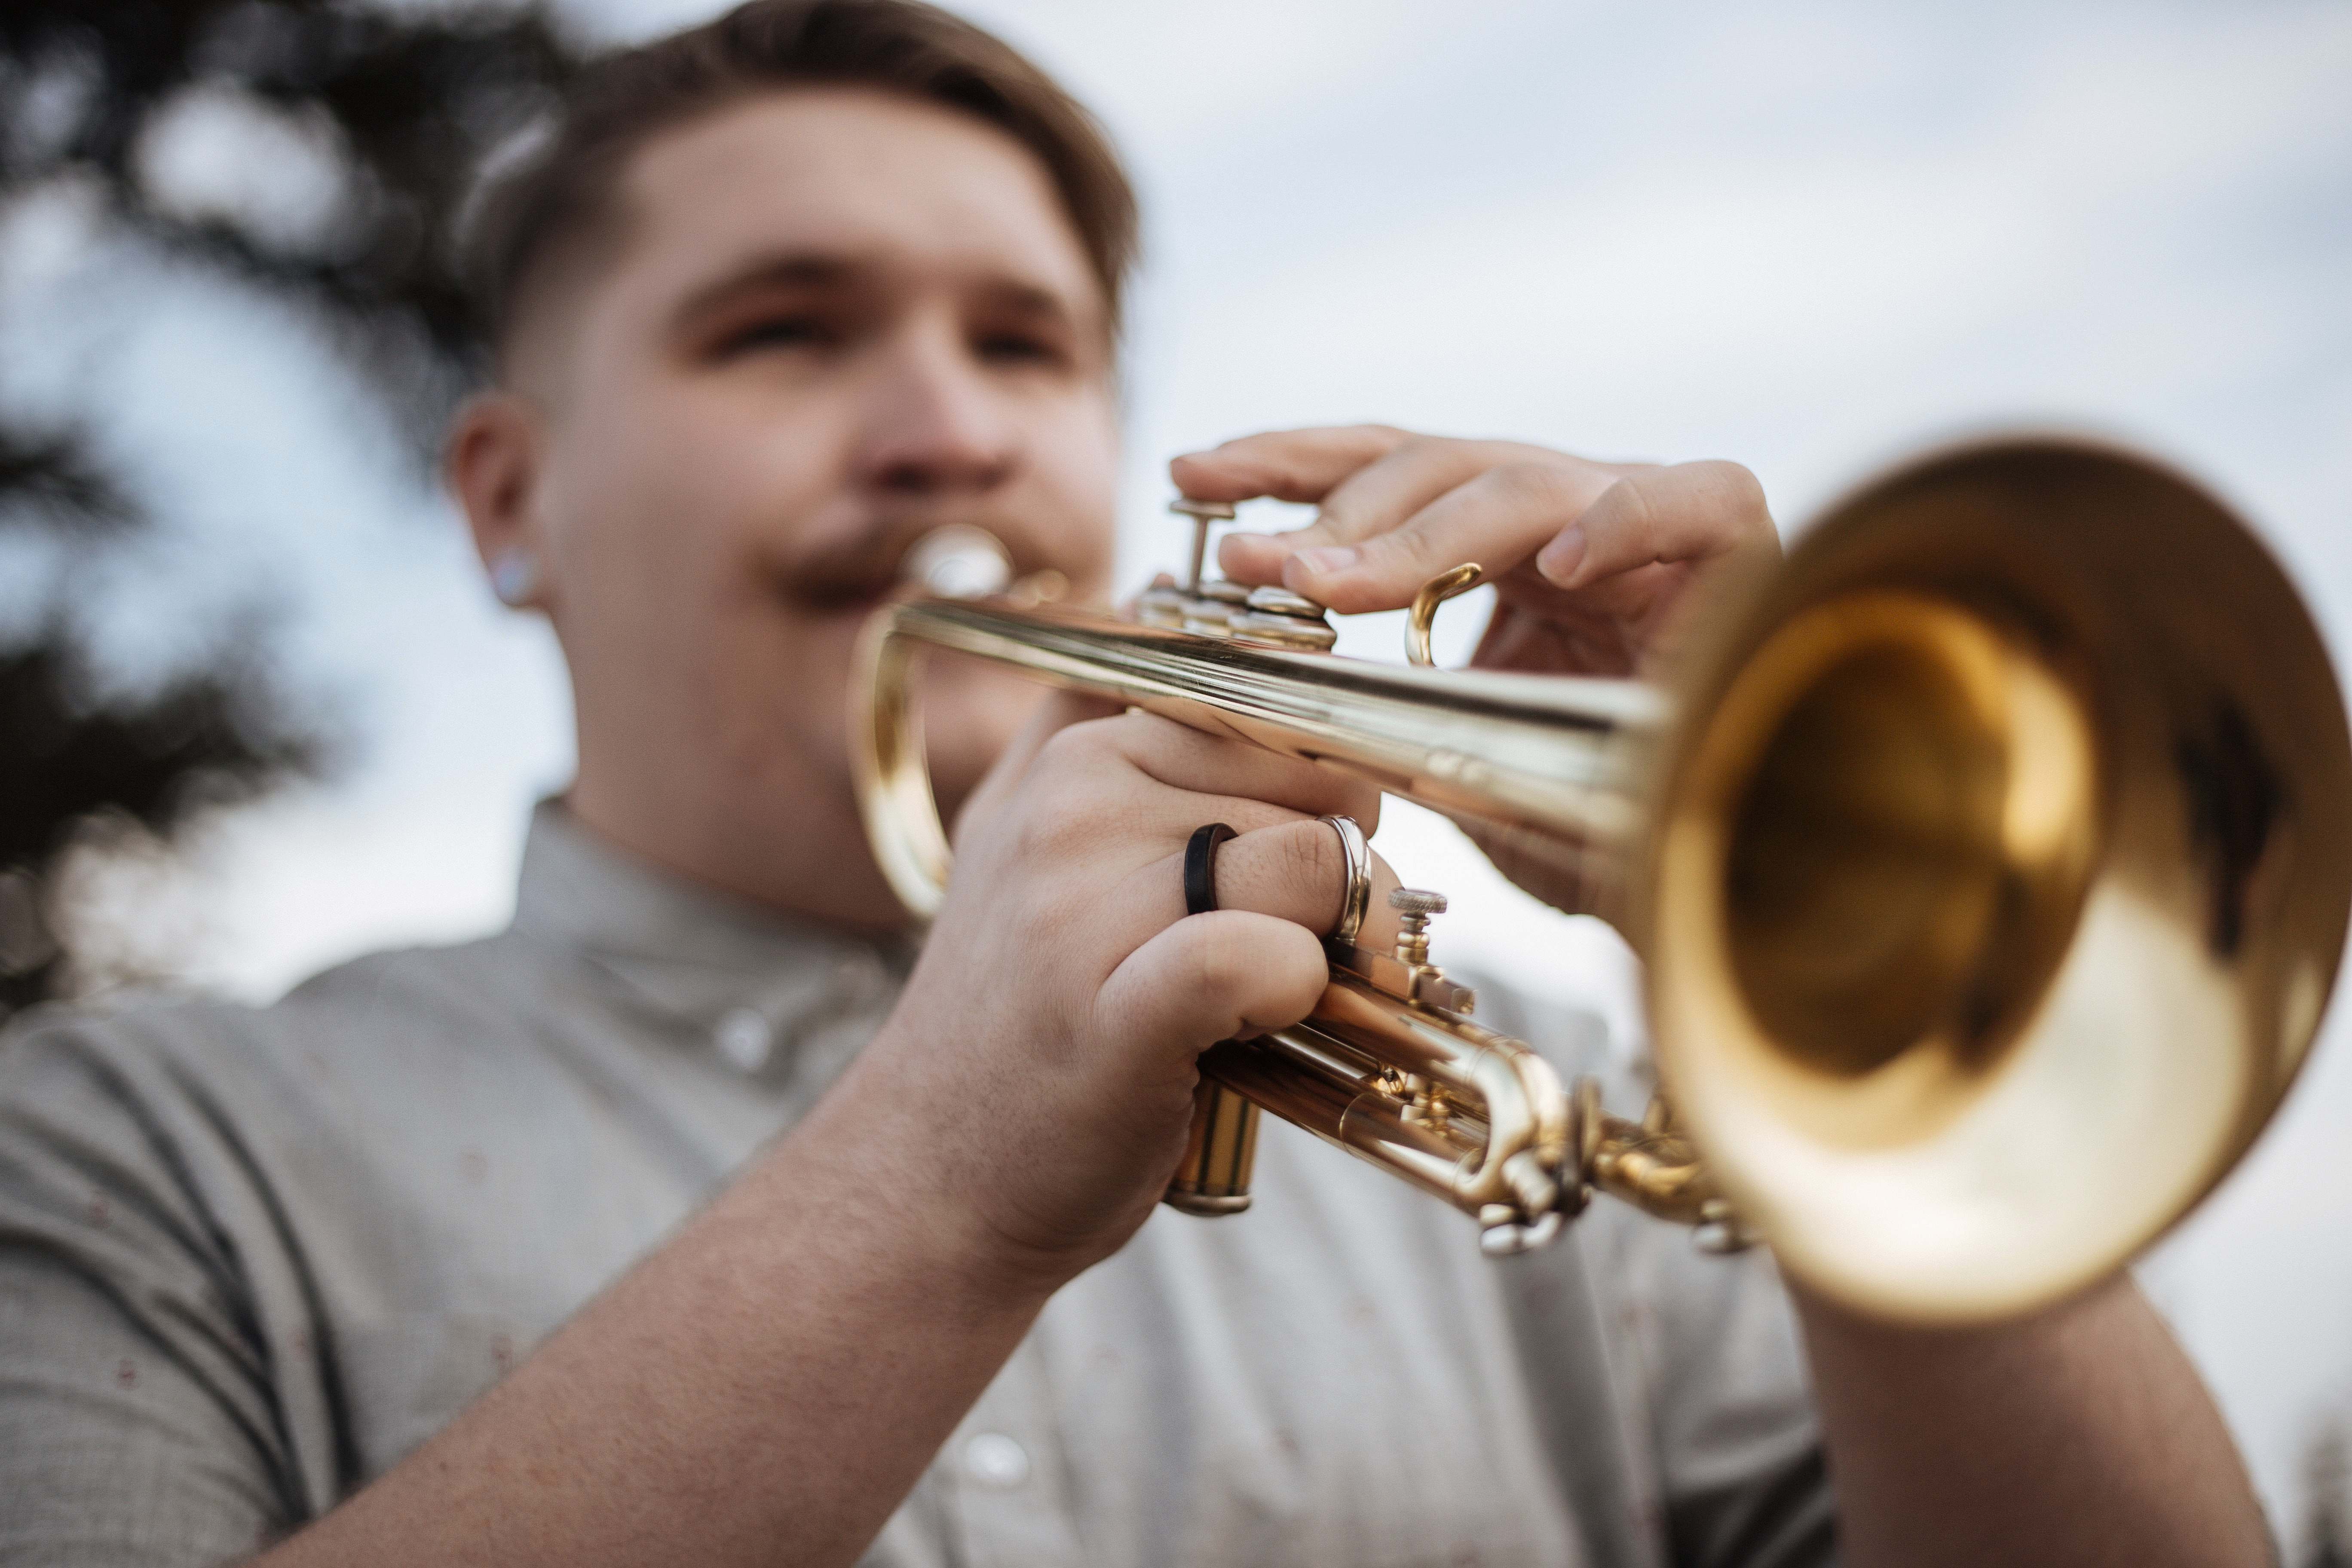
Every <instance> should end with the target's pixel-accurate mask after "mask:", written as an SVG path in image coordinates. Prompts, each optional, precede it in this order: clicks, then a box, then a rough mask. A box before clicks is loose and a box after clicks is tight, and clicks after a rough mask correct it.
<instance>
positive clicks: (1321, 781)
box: [1087, 712, 1381, 833]
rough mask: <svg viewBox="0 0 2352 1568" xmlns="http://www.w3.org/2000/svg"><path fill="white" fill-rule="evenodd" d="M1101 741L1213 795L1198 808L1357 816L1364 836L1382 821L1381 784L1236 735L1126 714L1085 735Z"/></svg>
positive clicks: (1150, 771)
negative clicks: (1231, 806)
mask: <svg viewBox="0 0 2352 1568" xmlns="http://www.w3.org/2000/svg"><path fill="white" fill-rule="evenodd" d="M1097 738H1098V739H1100V740H1101V742H1103V743H1104V744H1106V745H1107V746H1108V747H1109V748H1110V750H1112V751H1113V752H1116V753H1117V754H1118V757H1119V758H1121V759H1122V760H1124V761H1125V762H1126V763H1129V764H1130V765H1132V766H1133V767H1135V768H1137V769H1138V770H1139V771H1140V772H1142V773H1144V774H1145V775H1146V776H1148V777H1150V778H1151V779H1153V780H1155V781H1157V782H1158V783H1160V784H1166V785H1167V786H1168V787H1170V788H1171V789H1177V790H1182V791H1185V792H1187V793H1188V794H1192V795H1205V796H1209V797H1211V799H1209V800H1207V801H1203V802H1200V803H1187V805H1190V806H1192V807H1193V808H1195V809H1200V810H1208V809H1211V808H1212V807H1213V806H1215V805H1218V804H1220V803H1222V802H1234V801H1238V802H1243V803H1249V804H1254V805H1270V806H1275V807H1277V808H1279V809H1280V810H1281V811H1283V812H1295V813H1297V814H1298V815H1300V816H1352V817H1354V818H1355V819H1356V820H1357V822H1358V823H1360V825H1362V826H1363V829H1364V831H1365V832H1366V833H1370V832H1373V831H1374V830H1376V829H1377V828H1378V827H1379V826H1380V819H1381V792H1380V787H1379V786H1378V785H1377V784H1372V783H1370V781H1369V780H1366V779H1360V778H1357V777H1355V776H1354V775H1353V774H1349V773H1341V772H1339V770H1338V769H1337V768H1327V767H1324V766H1322V765H1321V764H1320V763H1310V762H1307V761H1306V760H1305V759H1304V758H1300V757H1286V756H1284V755H1282V754H1281V753H1280V752H1270V751H1267V750H1266V749H1265V747H1263V746H1259V745H1255V744H1253V743H1252V742H1247V741H1243V740H1238V739H1236V738H1234V737H1233V736H1230V735H1213V734H1210V733H1207V732H1206V731H1201V730H1195V729H1193V728H1192V727H1191V726H1190V725H1187V724H1180V723H1178V722H1177V721H1174V720H1173V719H1163V718H1161V717H1160V716H1159V715H1158V714H1156V713H1143V712H1131V713H1123V714H1121V715H1119V716H1118V718H1116V719H1107V720H1103V721H1100V731H1099V735H1098V736H1097V735H1095V734H1093V733H1091V732H1090V734H1089V736H1088V737H1087V739H1088V740H1089V741H1091V740H1094V739H1097ZM1251 815H1253V816H1255V814H1251ZM1215 820H1217V819H1216V818H1215V817H1213V816H1203V817H1202V818H1201V821H1203V822H1210V821H1215ZM1264 820H1265V819H1263V818H1257V819H1256V820H1255V821H1254V822H1253V823H1252V824H1248V825H1245V824H1244V823H1242V822H1240V821H1238V820H1236V821H1235V822H1234V826H1236V827H1243V826H1262V825H1263V822H1264ZM1192 826H1198V823H1195V824H1192ZM1186 831H1187V832H1190V831H1191V827H1190V826H1188V827H1187V828H1186Z"/></svg>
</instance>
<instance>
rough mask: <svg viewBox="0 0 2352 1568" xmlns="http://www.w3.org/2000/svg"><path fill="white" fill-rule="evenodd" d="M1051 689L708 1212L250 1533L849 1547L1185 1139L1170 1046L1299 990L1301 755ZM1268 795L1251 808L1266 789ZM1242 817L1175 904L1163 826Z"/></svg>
mask: <svg viewBox="0 0 2352 1568" xmlns="http://www.w3.org/2000/svg"><path fill="white" fill-rule="evenodd" d="M1076 711H1077V710H1076V709H1075V708H1074V707H1072V706H1071V705H1069V704H1067V703H1057V704H1056V707H1055V711H1053V712H1051V713H1049V714H1048V715H1047V716H1046V718H1045V720H1044V721H1041V723H1040V724H1039V725H1038V726H1036V727H1034V729H1033V731H1032V732H1031V734H1030V735H1029V736H1028V737H1027V738H1026V740H1025V741H1024V743H1023V744H1022V745H1021V746H1019V747H1017V748H1016V749H1015V751H1014V752H1013V754H1011V755H1009V756H1008V757H1007V758H1006V759H1005V761H1004V762H1003V763H1001V764H1000V766H999V769H998V771H997V772H996V773H993V774H992V775H991V781H990V783H989V784H988V785H986V786H985V787H984V788H983V789H982V792H981V795H979V796H978V797H977V798H976V799H975V801H974V802H973V804H972V805H971V808H970V809H969V810H968V812H967V814H966V817H965V823H966V826H965V830H964V833H963V836H962V839H961V843H960V845H959V850H958V854H959V861H958V867H957V876H956V882H955V887H954V889H953V890H952V891H951V893H950V900H949V905H948V909H947V910H945V911H944V912H943V913H942V915H941V917H940V921H939V922H938V924H937V925H936V926H935V927H934V928H933V930H932V932H931V936H930V939H929V942H928V943H927V945H926V947H925V949H924V953H923V957H922V959H921V961H920V962H919V963H918V965H917V967H916V972H915V974H914V976H913V977H912V978H911V979H910V981H909V983H908V991H907V994H906V995H905V996H904V997H903V998H902V999H901V1002H900V1004H899V1005H898V1008H897V1009H896V1010H895V1011H894V1012H893V1014H892V1016H891V1018H890V1020H889V1022H888V1023H887V1025H886V1026H885V1027H884V1029H883V1031H882V1033H881V1034H880V1035H879V1036H878V1037H877V1038H876V1039H875V1041H874V1042H873V1043H872V1044H871V1045H869V1046H868V1047H866V1050H865V1051H864V1052H863V1053H862V1054H861V1055H860V1057H859V1058H858V1060H857V1061H856V1063H855V1064H854V1065H853V1067H852V1068H850V1070H849V1071H848V1072H847V1073H846V1074H845V1076H844V1078H843V1079H842V1080H841V1081H840V1082H839V1083H838V1084H837V1085H835V1088H834V1089H833V1090H832V1091H831V1092H830V1093H829V1094H828V1095H826V1097H825V1098H824V1100H823V1101H821V1102H820V1104H819V1105H818V1106H817V1108H816V1109H815V1110H814V1111H812V1112H811V1114H810V1115H809V1117H808V1118H807V1119H806V1120H805V1121H803V1122H802V1123H801V1124H800V1126H798V1127H797V1128H795V1129H794V1130H793V1131H792V1132H791V1133H790V1134H789V1135H788V1136H787V1137H786V1138H784V1139H783V1140H782V1142H780V1143H779V1144H777V1145H776V1146H775V1147H774V1148H773V1149H772V1150H771V1151H770V1152H768V1153H766V1154H765V1155H763V1156H761V1158H760V1159H759V1160H758V1161H757V1162H755V1163H754V1164H753V1165H752V1166H751V1168H750V1169H748V1170H747V1171H746V1172H745V1173H743V1174H742V1175H741V1176H740V1177H739V1178H738V1180H737V1181H736V1182H735V1184H733V1185H732V1186H731V1187H730V1189H729V1190H728V1191H727V1192H726V1193H725V1194H723V1195H722V1196H721V1197H720V1198H719V1200H718V1201H717V1202H716V1203H715V1204H714V1205H712V1206H711V1207H710V1208H709V1209H708V1210H707V1211H705V1212H704V1213H703V1214H702V1215H699V1216H698V1217H697V1218H696V1219H695V1220H694V1221H692V1222H691V1223H690V1224H688V1226H686V1227H685V1228H684V1229H683V1230H681V1231H680V1232H679V1234H678V1235H677V1237H674V1238H673V1239H672V1240H671V1241H670V1242H669V1243H668V1244H667V1245H666V1246H664V1247H662V1248H661V1249H660V1250H659V1251H658V1252H656V1254H654V1255H653V1256H652V1257H650V1258H647V1259H646V1261H645V1262H643V1263H642V1264H640V1265H639V1266H638V1267H637V1268H635V1269H633V1270H631V1272H630V1273H629V1274H627V1275H626V1276H625V1277H624V1278H623V1279H621V1280H620V1281H619V1282H618V1283H617V1284H616V1285H614V1287H613V1288H612V1289H610V1290H608V1291H607V1292H606V1293H605V1294H604V1296H603V1297H601V1298H599V1299H598V1300H596V1301H594V1302H593V1303H592V1304H591V1305H590V1306H589V1307H587V1308H586V1309H585V1310H583V1311H582V1312H581V1313H580V1314H579V1315H578V1316H577V1317H576V1318H575V1319H573V1320H572V1321H571V1322H570V1323H569V1324H567V1325H566V1326H565V1327H564V1328H563V1329H562V1331H559V1332H557V1333H556V1334H555V1335H553V1336H552V1337H551V1339H550V1340H549V1341H548V1342H546V1343H545V1344H544V1345H542V1346H541V1348H540V1350H539V1351H538V1352H537V1353H535V1354H534V1355H533V1356H531V1357H530V1360H528V1361H527V1362H526V1363H524V1364H523V1365H522V1366H520V1368H518V1369H517V1370H516V1371H515V1372H514V1373H513V1374H512V1375H510V1376H509V1378H508V1379H507V1380H506V1381H505V1382H504V1383H502V1384H499V1386H498V1387H497V1388H496V1389H494V1390H493V1391H491V1392H490V1393H489V1394H486V1395H484V1396H483V1397H482V1398H481V1399H480V1400H478V1402H477V1403H476V1404H475V1405H472V1406H471V1407H469V1408H468V1409H467V1411H466V1412H465V1413H464V1414H463V1415H460V1416H459V1417H458V1419H457V1421H455V1422H454V1423H452V1424H451V1425H450V1426H448V1427H447V1428H446V1429H445V1430H444V1431H443V1432H442V1433H440V1434H439V1435H438V1436H436V1437H434V1438H433V1439H432V1440H431V1441H429V1442H428V1443H426V1444H425V1446H424V1447H422V1448H420V1449H419V1450H418V1451H417V1452H416V1453H415V1454H414V1455H412V1456H411V1457H410V1458H408V1459H407V1460H405V1461H404V1462H403V1463H402V1464H400V1465H398V1466H396V1467H395V1468H394V1469H393V1470H392V1471H391V1472H389V1473H388V1474H386V1475H385V1476H383V1478H381V1479H379V1480H377V1481H376V1482H375V1483H374V1484H373V1486H371V1487H369V1488H367V1489H365V1490H363V1491H362V1492H361V1493H360V1494H359V1495H358V1496H357V1497H355V1498H354V1499H352V1500H351V1501H350V1502H348V1503H346V1504H345V1505H344V1506H342V1507H341V1508H340V1509H338V1510H335V1511H334V1512H332V1513H331V1514H330V1515H328V1516H327V1517H326V1518H325V1519H324V1520H322V1521H320V1522H319V1523H317V1524H316V1525H314V1526H312V1527H311V1528H310V1529H309V1530H308V1531H304V1532H302V1533H301V1534H299V1535H298V1536H296V1537H295V1538H294V1539H292V1540H290V1541H289V1542H286V1543H285V1544H284V1545H282V1546H281V1547H279V1548H278V1550H276V1551H275V1552H270V1553H269V1554H268V1556H267V1557H265V1558H264V1559H262V1561H263V1562H264V1563H268V1564H269V1565H271V1568H296V1565H299V1564H304V1563H336V1564H344V1565H348V1564H355V1563H357V1564H366V1563H417V1562H428V1563H499V1564H530V1563H547V1564H563V1565H565V1568H580V1565H593V1564H599V1563H612V1564H622V1563H629V1564H637V1563H670V1562H675V1563H693V1564H697V1565H703V1564H712V1565H719V1564H730V1563H787V1562H788V1563H795V1564H802V1563H849V1562H851V1561H852V1560H853V1559H855V1558H856V1556H857V1555H858V1554H859V1553H860V1552H863V1551H864V1550H865V1548H866V1544H867V1543H868V1542H870V1541H871V1540H872V1539H873V1537H874V1535H875V1534H876V1532H877V1531H878V1530H879V1529H880V1528H881V1526H882V1524H883V1523H884V1521H886V1520H887V1518H888V1516H889V1514H890V1513H891V1511H892V1510H894V1509H896V1508H897V1507H898V1504H899V1502H900V1501H901V1500H903V1499H904V1498H905V1496H906V1495H907V1493H908V1490H909V1489H910V1488H911V1487H912V1486H913V1484H914V1482H915V1481H916V1479H918V1477H919V1475H920V1474H921V1472H922V1470H923V1468H924V1467H925V1466H926V1465H928V1464H929V1462H930V1460H931V1458H932V1457H933V1456H934V1455H935V1454H936V1453H937V1451H938V1449H939V1447H940V1444H941V1443H942V1442H943V1441H944V1440H945V1439H946V1438H947V1436H949V1434H950V1432H951V1431H952V1429H953V1427H954V1426H955V1424H956V1422H957V1421H958V1420H960V1419H961V1417H962V1415H963V1414H964V1412H965V1411H966V1410H967V1409H969V1407H970V1406H971V1404H972V1402H973V1401H974V1400H975V1399H977V1398H978V1396H979V1395H980V1394H981V1393H982V1390H983V1389H984V1388H985V1387H986V1385H987V1384H988V1383H989V1381H990V1379H992V1377H993V1376H994V1375H995V1373H996V1372H997V1370H998V1368H999V1367H1000V1366H1002V1365H1003V1363H1004V1361H1005V1359H1006V1358H1007V1356H1008V1355H1010V1353H1011V1352H1012V1351H1013V1348H1014V1346H1015V1345H1016V1344H1017V1343H1018V1342H1020V1340H1021V1337H1022V1335H1023V1334H1024V1332H1025V1331H1027V1329H1028V1327H1029V1325H1030V1323H1031V1322H1032V1321H1033V1320H1034V1318H1035V1316H1036V1314H1037V1311H1038V1310H1039V1309H1040V1307H1041V1306H1042V1305H1043V1304H1044V1302H1045V1300H1046V1299H1047V1297H1048V1296H1050V1295H1051V1294H1052V1292H1053V1291H1054V1290H1055V1289H1056V1288H1057V1287H1059V1286H1060V1285H1061V1284H1062V1283H1063V1282H1065V1281H1066V1280H1067V1279H1070V1278H1072V1277H1074V1276H1075V1275H1076V1274H1077V1273H1078V1272H1080V1271H1081V1270H1083V1269H1084V1268H1087V1267H1089V1266H1091V1265H1092V1264H1093V1263H1094V1262H1096V1261H1098V1260H1099V1259H1100V1258H1104V1257H1107V1256H1108V1255H1109V1254H1110V1253H1111V1252H1113V1251H1115V1250H1116V1249H1117V1248H1118V1247H1119V1246H1120V1245H1122V1244H1123V1243H1124V1242H1125V1241H1126V1239H1127V1238H1128V1237H1129V1235H1131V1234H1132V1233H1133V1231H1134V1230H1135V1228H1136V1227H1137V1226H1139V1225H1140V1224H1141V1223H1142V1222H1143V1220H1144V1219H1145V1218H1146V1217H1147V1216H1148V1215H1150V1213H1151V1211H1152V1208H1153V1205H1154V1203H1155V1202H1156V1200H1157V1198H1158V1196H1159V1194H1160V1192H1161V1191H1162V1190H1163V1189H1164V1187H1165V1185H1166V1183H1167V1179H1168V1176H1169V1174H1170V1173H1171V1171H1172V1170H1173V1168H1174V1166H1175V1163H1176V1161H1177V1158H1178V1156H1179V1154H1180V1153H1181V1150H1182V1148H1183V1143H1184V1138H1185V1133H1186V1131H1187V1128H1188V1125H1189V1122H1190V1116H1191V1106H1192V1086H1193V1084H1194V1082H1195V1081H1196V1077H1197V1074H1196V1069H1195V1067H1194V1059H1195V1058H1197V1056H1198V1055H1199V1053H1200V1051H1201V1050H1202V1048H1203V1047H1206V1046H1208V1045H1210V1044H1211V1043H1213V1042H1214V1041H1216V1040H1218V1039H1221V1038H1225V1037H1232V1036H1234V1035H1246V1034H1251V1033H1255V1032H1258V1031H1260V1030H1263V1029H1265V1028H1270V1027H1278V1026H1282V1025H1284V1024H1286V1023H1289V1022H1293V1021H1296V1020H1297V1018H1300V1017H1303V1016H1305V1015H1306V1013H1307V1009H1308V1008H1309V1007H1311V1006H1312V1005H1313V1004H1314V1002H1315V1001H1316V999H1317V998H1318V996H1319V995H1320V994H1321V992H1322V989H1323V986H1324V984H1325V980H1326V975H1327V966H1326V960H1325V958H1324V956H1323V952H1322V947H1321V943H1320V942H1319V940H1318V933H1319V932H1320V931H1325V930H1328V928H1329V926H1330V925H1331V923H1332V921H1333V920H1334V919H1335V918H1336V916H1337V912H1338V909H1339V900H1340V891H1341V889H1342V888H1343V887H1344V885H1345V873H1344V867H1343V865H1342V863H1341V862H1340V859H1339V846H1338V842H1337V840H1336V838H1335V837H1334V836H1333V835H1332V834H1331V833H1330V832H1329V830H1328V828H1326V827H1324V826H1323V825H1322V824H1321V823H1319V822H1318V821H1317V820H1315V818H1316V816H1319V815H1321V814H1324V813H1338V812H1346V813H1349V814H1350V815H1355V816H1359V817H1360V819H1361V820H1363V821H1364V822H1365V823H1366V825H1367V826H1370V824H1371V822H1372V821H1373V820H1374V817H1375V816H1376V814H1377V810H1378V805H1379V802H1378V797H1377V795H1375V794H1373V793H1372V792H1371V791H1370V790H1369V789H1368V788H1367V787H1365V786H1362V785H1360V784H1354V783H1352V782H1350V781H1347V780H1343V779H1340V778H1339V777H1338V776H1337V775H1335V774H1332V773H1327V772H1325V771H1324V770H1321V769H1318V768H1316V767H1314V766H1312V765H1311V764H1307V763H1297V762H1294V761H1290V760H1287V759H1283V758H1278V757H1275V756H1273V755H1272V754H1271V753H1268V752H1260V751H1256V750H1255V749H1253V748H1248V747H1245V746H1243V745H1241V744H1240V743H1238V742H1226V741H1218V740H1213V739H1211V738H1210V737H1207V736H1204V735H1201V734H1198V733H1195V732H1194V731H1188V730H1184V729H1182V728H1181V726H1178V725H1175V724H1172V723H1171V722H1169V721H1165V720H1160V719H1156V718H1153V717H1150V715H1146V714H1139V713H1138V714H1128V715H1123V716H1119V717H1112V718H1103V719H1098V720H1096V721H1092V722H1081V723H1077V724H1075V725H1071V726H1070V727H1068V728H1066V729H1065V728H1059V726H1060V725H1061V724H1063V723H1066V721H1068V720H1070V719H1071V718H1072V717H1073V716H1074V715H1075V714H1076ZM1268 803H1273V804H1268ZM1213 821H1223V822H1227V823H1230V824H1232V825H1234V826H1235V827H1237V828H1240V829H1242V833H1241V836H1240V837H1237V838H1235V839H1234V840H1233V841H1232V842H1231V843H1229V844H1228V845H1226V846H1225V847H1224V850H1223V854H1222V855H1221V857H1220V858H1219V863H1218V868H1217V879H1218V894H1219V900H1220V908H1219V910H1216V911H1215V912H1212V913H1209V914H1203V915H1199V916H1193V917H1189V918H1188V917H1187V916H1186V915H1185V911H1184V899H1183V892H1182V880H1181V858H1182V850H1183V845H1184V841H1185V840H1186V838H1187V837H1190V835H1191V834H1192V830H1193V829H1194V828H1195V827H1197V826H1200V825H1201V824H1202V823H1203V822H1213Z"/></svg>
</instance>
